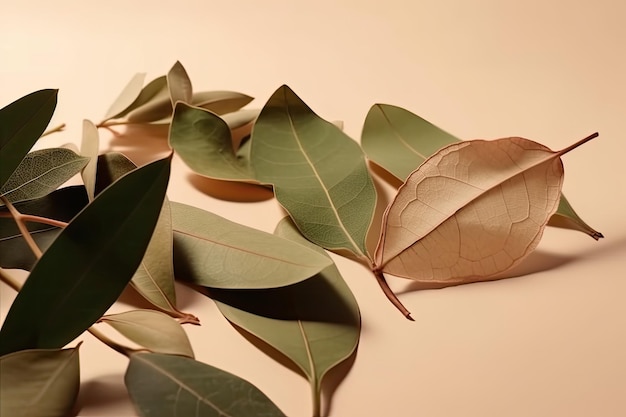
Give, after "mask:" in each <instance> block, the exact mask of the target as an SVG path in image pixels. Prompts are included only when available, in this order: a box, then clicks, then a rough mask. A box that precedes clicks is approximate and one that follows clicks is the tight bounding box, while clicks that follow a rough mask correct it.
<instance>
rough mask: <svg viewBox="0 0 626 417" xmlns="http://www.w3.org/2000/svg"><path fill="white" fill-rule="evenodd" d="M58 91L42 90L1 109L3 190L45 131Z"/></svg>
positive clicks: (0, 143)
mask: <svg viewBox="0 0 626 417" xmlns="http://www.w3.org/2000/svg"><path fill="white" fill-rule="evenodd" d="M57 93H58V90H39V91H35V92H34V93H31V94H28V95H26V96H24V97H22V98H20V99H18V100H16V101H14V102H13V103H11V104H9V105H8V106H6V107H4V108H2V109H0V161H2V163H0V188H3V187H4V185H5V183H6V182H7V180H8V179H9V177H11V175H12V174H13V171H15V169H16V168H17V167H18V165H19V164H20V162H22V159H23V158H24V157H25V156H26V154H27V153H28V151H29V150H30V148H32V147H33V145H34V144H35V142H37V139H39V137H40V136H41V134H42V133H43V132H44V130H46V126H48V123H49V122H50V119H51V118H52V114H53V113H54V109H55V107H56V104H57Z"/></svg>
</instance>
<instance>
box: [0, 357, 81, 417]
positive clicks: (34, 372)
mask: <svg viewBox="0 0 626 417" xmlns="http://www.w3.org/2000/svg"><path fill="white" fill-rule="evenodd" d="M79 385H80V375H79V363H78V347H76V348H71V349H62V350H61V349H51V350H43V349H36V350H23V351H20V352H14V353H10V354H8V355H5V356H2V357H0V415H1V416H3V417H4V416H6V417H10V416H29V417H65V416H67V415H68V413H69V412H70V411H71V410H72V407H73V406H74V402H75V401H76V397H77V396H78V387H79Z"/></svg>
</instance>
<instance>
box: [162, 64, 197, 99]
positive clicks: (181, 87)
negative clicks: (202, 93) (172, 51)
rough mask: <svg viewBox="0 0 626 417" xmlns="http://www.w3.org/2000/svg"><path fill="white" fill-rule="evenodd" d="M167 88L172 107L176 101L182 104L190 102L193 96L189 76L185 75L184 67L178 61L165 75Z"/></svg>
mask: <svg viewBox="0 0 626 417" xmlns="http://www.w3.org/2000/svg"><path fill="white" fill-rule="evenodd" d="M167 87H168V89H169V91H170V100H171V102H172V106H174V105H176V102H177V101H182V102H183V103H189V102H191V97H192V94H193V92H192V87H191V80H190V79H189V75H187V71H186V70H185V67H183V65H182V64H181V63H180V62H179V61H176V63H175V64H174V66H173V67H172V68H171V69H170V70H169V72H168V73H167Z"/></svg>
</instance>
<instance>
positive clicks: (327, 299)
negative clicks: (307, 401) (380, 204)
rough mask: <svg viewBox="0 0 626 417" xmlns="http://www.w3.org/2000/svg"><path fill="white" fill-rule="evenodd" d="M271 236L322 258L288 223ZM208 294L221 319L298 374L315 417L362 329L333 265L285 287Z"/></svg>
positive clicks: (279, 227) (356, 310)
mask: <svg viewBox="0 0 626 417" xmlns="http://www.w3.org/2000/svg"><path fill="white" fill-rule="evenodd" d="M275 233H276V234H277V235H278V236H281V237H284V238H286V239H289V240H293V241H294V242H297V243H300V244H302V245H305V246H307V247H310V248H311V249H313V250H317V251H318V252H320V253H322V254H324V251H323V250H322V249H320V248H319V247H318V246H315V245H314V244H312V243H310V242H308V241H307V240H306V239H304V238H303V237H302V235H300V233H299V232H298V230H297V229H296V227H295V225H294V224H293V223H292V221H291V220H290V219H289V218H286V219H283V220H282V221H281V222H280V223H279V224H278V226H277V228H276V232H275ZM325 256H328V255H325ZM211 295H212V296H215V297H214V299H215V300H216V302H217V306H218V307H219V309H220V311H221V312H222V314H223V315H224V317H226V318H227V319H228V320H229V321H231V322H232V323H234V324H236V325H237V326H239V327H240V328H242V329H244V330H246V331H247V332H249V333H252V334H253V335H254V336H256V337H258V338H260V339H262V340H263V341H265V342H266V343H268V344H269V345H270V346H272V347H274V348H275V349H277V350H278V351H279V352H281V353H282V354H284V355H285V356H286V357H288V358H289V359H290V360H291V361H293V362H294V363H295V364H296V365H297V366H298V368H300V369H301V370H302V372H303V373H304V375H306V377H307V378H308V379H309V381H310V383H311V388H312V393H313V395H314V396H313V415H319V412H320V397H321V383H322V380H323V378H324V376H325V375H326V373H327V372H328V371H329V370H330V369H332V368H333V367H335V366H336V365H338V364H339V363H341V362H342V361H344V360H345V359H347V358H348V357H349V356H350V355H351V354H352V353H353V352H354V351H355V349H356V347H357V344H358V341H359V333H360V328H361V319H360V313H359V307H358V304H357V302H356V299H355V298H354V295H352V292H351V291H350V288H349V287H348V286H347V285H346V283H345V282H344V281H343V278H342V277H341V274H340V273H339V270H338V269H337V267H336V266H335V265H334V264H333V265H332V266H329V267H327V268H326V269H324V270H323V271H322V272H320V273H319V274H317V275H316V276H315V277H313V278H310V279H308V280H306V281H303V282H300V283H297V284H294V285H290V286H287V287H283V288H277V289H271V290H249V291H241V290H238V291H220V292H216V291H212V292H211ZM322 306H323V307H322Z"/></svg>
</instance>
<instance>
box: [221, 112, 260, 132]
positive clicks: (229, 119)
mask: <svg viewBox="0 0 626 417" xmlns="http://www.w3.org/2000/svg"><path fill="white" fill-rule="evenodd" d="M260 113H261V110H260V109H242V110H237V111H234V112H231V113H226V114H223V115H222V119H223V120H224V121H225V122H226V124H227V125H228V127H229V128H230V130H235V129H239V128H240V127H243V126H245V125H247V124H250V123H252V122H254V121H255V120H256V118H257V117H259V114H260Z"/></svg>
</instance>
